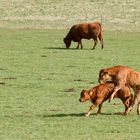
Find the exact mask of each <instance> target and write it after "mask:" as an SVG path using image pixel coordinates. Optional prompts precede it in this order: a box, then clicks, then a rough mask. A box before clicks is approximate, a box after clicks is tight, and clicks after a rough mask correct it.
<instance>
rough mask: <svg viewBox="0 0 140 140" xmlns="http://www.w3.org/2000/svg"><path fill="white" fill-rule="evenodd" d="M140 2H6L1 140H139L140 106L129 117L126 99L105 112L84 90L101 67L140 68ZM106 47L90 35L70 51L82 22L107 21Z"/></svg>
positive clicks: (0, 61)
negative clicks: (71, 32) (71, 36)
mask: <svg viewBox="0 0 140 140" xmlns="http://www.w3.org/2000/svg"><path fill="white" fill-rule="evenodd" d="M139 13H140V1H138V0H124V1H121V0H111V1H109V0H100V1H98V0H69V1H66V0H46V1H45V0H30V1H29V0H1V2H0V140H77V139H78V140H85V139H86V140H96V139H98V140H139V131H140V127H139V124H140V116H137V114H136V106H135V107H134V108H133V110H132V111H131V112H130V113H129V114H128V116H123V115H119V114H116V113H117V112H123V111H124V106H123V104H122V103H121V101H120V100H119V99H114V100H113V101H112V102H111V103H108V102H105V103H104V105H103V108H102V114H101V115H98V116H97V115H96V111H97V109H95V110H94V111H93V113H92V115H91V116H90V117H88V118H87V117H85V116H84V113H85V112H87V110H88V109H89V106H90V104H91V103H89V102H86V103H80V102H79V97H80V92H81V90H82V89H84V88H90V87H92V86H95V85H97V84H98V82H97V79H98V73H99V70H100V69H101V68H104V67H109V66H114V65H119V64H122V65H128V66H130V67H133V68H134V69H135V70H137V71H140V65H139V59H140V48H139V47H140V46H139V44H140V14H139ZM101 16H102V24H103V36H104V43H105V48H104V49H103V50H101V48H100V44H99V43H98V45H97V47H96V49H95V50H91V48H92V45H93V41H92V40H89V41H88V40H83V46H84V48H83V50H77V49H75V48H76V46H77V44H76V43H72V46H71V48H70V49H65V47H64V43H63V37H65V35H66V33H67V32H68V29H69V28H70V27H71V26H72V25H73V24H75V23H80V22H91V21H97V20H98V21H101Z"/></svg>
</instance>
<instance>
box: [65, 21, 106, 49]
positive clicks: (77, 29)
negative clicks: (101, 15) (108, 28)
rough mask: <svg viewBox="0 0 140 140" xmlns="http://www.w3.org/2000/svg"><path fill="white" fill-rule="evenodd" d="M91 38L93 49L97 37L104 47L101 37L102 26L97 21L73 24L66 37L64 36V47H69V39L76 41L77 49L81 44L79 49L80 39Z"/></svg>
mask: <svg viewBox="0 0 140 140" xmlns="http://www.w3.org/2000/svg"><path fill="white" fill-rule="evenodd" d="M91 38H92V39H93V40H94V46H93V49H95V46H96V44H97V42H98V38H99V40H100V42H101V48H102V49H103V48H104V47H103V38H102V27H101V24H100V23H99V22H93V23H83V24H76V25H73V26H72V27H71V29H70V30H69V32H68V34H67V35H66V37H65V38H64V43H65V45H66V48H69V47H70V45H71V41H74V42H78V46H77V49H78V48H79V45H81V49H83V45H82V41H81V40H82V39H91Z"/></svg>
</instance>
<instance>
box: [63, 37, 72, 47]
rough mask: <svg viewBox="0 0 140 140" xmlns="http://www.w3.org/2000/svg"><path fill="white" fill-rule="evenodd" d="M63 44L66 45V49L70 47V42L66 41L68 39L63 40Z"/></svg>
mask: <svg viewBox="0 0 140 140" xmlns="http://www.w3.org/2000/svg"><path fill="white" fill-rule="evenodd" d="M64 43H65V45H66V48H67V49H68V48H69V47H70V45H71V40H70V39H68V38H64Z"/></svg>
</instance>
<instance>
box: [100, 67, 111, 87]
mask: <svg viewBox="0 0 140 140" xmlns="http://www.w3.org/2000/svg"><path fill="white" fill-rule="evenodd" d="M112 80H113V76H112V75H111V73H110V72H109V71H108V70H107V69H102V70H100V72H99V79H98V82H99V83H101V84H103V83H106V82H108V81H112Z"/></svg>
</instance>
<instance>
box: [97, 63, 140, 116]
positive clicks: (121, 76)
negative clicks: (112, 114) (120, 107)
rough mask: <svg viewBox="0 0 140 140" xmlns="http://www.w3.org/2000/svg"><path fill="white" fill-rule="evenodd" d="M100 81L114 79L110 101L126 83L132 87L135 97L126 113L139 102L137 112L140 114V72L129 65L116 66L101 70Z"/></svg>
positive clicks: (104, 81)
mask: <svg viewBox="0 0 140 140" xmlns="http://www.w3.org/2000/svg"><path fill="white" fill-rule="evenodd" d="M98 81H99V82H100V83H106V82H107V81H112V82H114V83H115V85H116V86H115V88H114V90H113V93H112V95H111V97H110V101H111V100H112V99H113V98H114V96H115V94H116V93H117V92H118V91H119V90H120V89H122V88H123V87H124V86H125V85H127V86H129V87H131V88H132V89H133V91H134V93H135V96H134V99H133V102H132V104H131V105H130V107H129V108H128V109H127V111H126V115H127V114H128V112H129V111H131V109H132V107H133V106H134V104H136V103H138V106H137V114H138V115H140V73H139V72H137V71H135V70H134V69H132V68H130V67H128V66H122V65H120V66H114V67H110V68H105V69H102V70H100V73H99V79H98Z"/></svg>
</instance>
